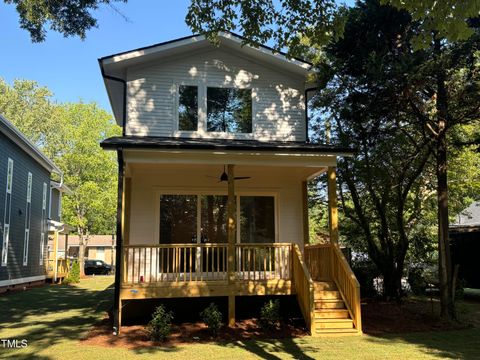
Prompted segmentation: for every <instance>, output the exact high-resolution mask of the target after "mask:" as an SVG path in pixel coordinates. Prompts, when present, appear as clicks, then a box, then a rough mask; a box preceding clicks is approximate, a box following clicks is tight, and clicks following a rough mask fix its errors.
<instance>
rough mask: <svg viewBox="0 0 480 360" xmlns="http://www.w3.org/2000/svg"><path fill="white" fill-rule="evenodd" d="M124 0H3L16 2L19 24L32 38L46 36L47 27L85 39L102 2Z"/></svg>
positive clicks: (94, 22)
mask: <svg viewBox="0 0 480 360" xmlns="http://www.w3.org/2000/svg"><path fill="white" fill-rule="evenodd" d="M120 1H121V2H127V0H81V1H80V0H63V1H59V0H55V1H45V0H4V2H5V3H6V4H12V5H14V6H15V8H16V10H17V13H18V15H19V17H20V20H19V21H20V27H21V28H22V29H24V30H27V31H28V32H29V33H30V37H31V39H32V42H42V41H45V39H46V34H47V29H46V28H47V27H48V26H49V27H50V29H51V30H53V31H57V32H59V33H61V34H63V35H64V36H65V37H67V36H79V37H80V38H81V39H85V37H86V33H87V31H88V30H90V29H91V28H94V27H97V25H98V21H97V19H96V18H95V17H94V16H93V14H92V12H93V11H95V10H97V9H98V7H99V6H101V5H110V6H111V5H112V3H114V2H120Z"/></svg>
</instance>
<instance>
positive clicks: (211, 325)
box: [200, 302, 222, 336]
mask: <svg viewBox="0 0 480 360" xmlns="http://www.w3.org/2000/svg"><path fill="white" fill-rule="evenodd" d="M200 316H201V318H202V321H203V322H204V323H205V324H206V325H207V327H208V330H209V331H210V333H211V334H212V335H213V336H217V334H218V330H220V327H221V326H222V313H221V312H220V310H218V307H217V305H215V303H213V302H212V303H210V305H208V307H207V308H205V309H204V310H203V311H202V312H201V313H200Z"/></svg>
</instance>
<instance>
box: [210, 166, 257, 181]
mask: <svg viewBox="0 0 480 360" xmlns="http://www.w3.org/2000/svg"><path fill="white" fill-rule="evenodd" d="M208 177H214V176H208ZM215 178H216V177H215ZM251 178H252V177H251V176H235V180H246V179H251ZM218 179H219V180H218V182H225V181H228V174H227V172H226V170H225V165H224V166H223V173H222V174H221V175H220V178H218Z"/></svg>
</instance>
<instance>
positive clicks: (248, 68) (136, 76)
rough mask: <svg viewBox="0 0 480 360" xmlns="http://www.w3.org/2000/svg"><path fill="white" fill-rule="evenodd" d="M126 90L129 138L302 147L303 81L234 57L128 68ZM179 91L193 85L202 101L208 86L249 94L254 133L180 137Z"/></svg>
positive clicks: (208, 55)
mask: <svg viewBox="0 0 480 360" xmlns="http://www.w3.org/2000/svg"><path fill="white" fill-rule="evenodd" d="M127 84H128V85H127V86H128V87H127V109H128V110H127V126H126V134H127V135H139V136H167V137H171V136H196V137H232V138H233V137H234V138H247V139H255V140H264V141H268V140H279V141H305V110H304V88H305V79H303V78H302V77H300V76H298V75H291V74H285V73H282V72H280V71H277V70H275V69H272V68H269V67H267V66H265V65H263V64H259V63H256V62H253V61H251V60H249V59H247V58H245V57H242V56H239V54H238V52H235V51H229V50H227V49H219V48H213V47H211V48H210V49H209V50H208V51H201V52H196V53H190V54H188V56H187V55H185V56H184V57H182V58H176V59H172V60H170V61H168V62H163V63H158V64H157V63H153V64H149V65H145V66H142V67H135V68H129V69H128V71H127ZM179 85H197V86H198V87H199V88H198V91H199V98H200V99H202V98H204V97H202V95H204V94H203V93H204V92H205V91H206V87H207V86H211V87H237V88H248V89H251V90H252V113H253V115H252V116H253V119H252V120H253V133H252V134H247V135H246V134H228V135H227V134H224V133H212V132H207V133H203V132H201V131H199V132H197V133H188V134H185V133H180V132H178V131H177V129H178V125H177V93H178V86H179ZM205 109H206V104H204V106H202V104H200V106H199V121H201V120H200V119H201V118H202V117H206V114H205Z"/></svg>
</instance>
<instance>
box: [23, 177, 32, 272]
mask: <svg viewBox="0 0 480 360" xmlns="http://www.w3.org/2000/svg"><path fill="white" fill-rule="evenodd" d="M31 215H32V173H31V172H29V173H28V180H27V204H26V206H25V234H24V238H23V265H24V266H25V265H27V264H28V243H29V240H30V220H31V219H30V217H31Z"/></svg>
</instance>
